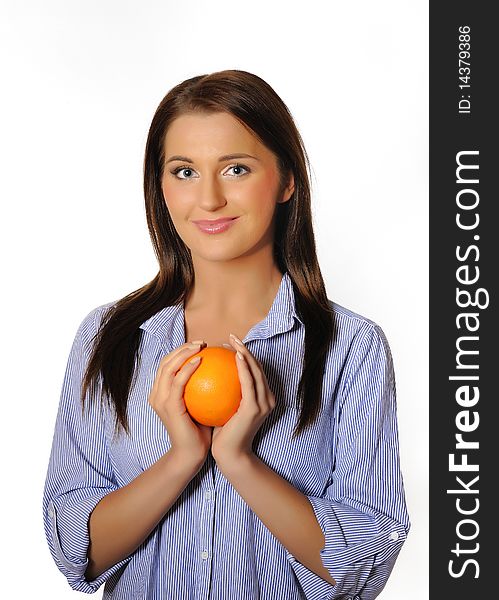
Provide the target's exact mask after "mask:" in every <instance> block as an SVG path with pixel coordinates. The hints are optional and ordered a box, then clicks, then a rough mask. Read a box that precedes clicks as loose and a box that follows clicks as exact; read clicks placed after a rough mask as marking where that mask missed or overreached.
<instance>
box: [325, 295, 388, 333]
mask: <svg viewBox="0 0 499 600" xmlns="http://www.w3.org/2000/svg"><path fill="white" fill-rule="evenodd" d="M328 304H329V307H330V309H331V312H332V314H333V317H334V322H335V325H336V330H337V334H338V335H339V336H342V337H343V338H354V337H357V336H359V335H360V336H364V335H366V334H369V333H370V334H371V335H375V336H379V337H382V338H385V334H384V332H383V330H382V328H381V327H380V325H379V324H378V323H376V322H375V321H373V320H372V319H370V318H369V317H366V316H364V315H361V314H359V313H357V312H355V311H353V310H351V309H349V308H346V307H345V306H342V305H341V304H338V303H337V302H333V301H332V300H329V299H328ZM385 339H386V338H385Z"/></svg>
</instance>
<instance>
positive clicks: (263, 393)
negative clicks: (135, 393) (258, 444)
mask: <svg viewBox="0 0 499 600" xmlns="http://www.w3.org/2000/svg"><path fill="white" fill-rule="evenodd" d="M230 343H231V345H232V347H233V348H234V350H236V351H237V352H239V353H240V355H241V356H242V357H243V358H242V359H241V358H239V357H238V356H237V355H236V364H237V371H238V374H239V381H240V383H241V392H242V397H241V404H240V405H239V408H238V409H237V412H236V413H235V414H234V415H233V416H232V417H231V418H230V419H229V420H228V421H227V423H225V425H223V426H222V427H214V428H213V435H212V441H211V453H212V455H213V458H214V459H215V461H216V462H217V464H218V465H219V467H220V468H221V469H223V466H224V465H231V464H233V463H235V462H237V460H238V458H240V457H241V456H243V455H252V454H253V448H252V445H253V439H254V437H255V435H256V432H257V431H258V430H259V429H260V427H261V426H262V424H263V422H264V421H265V419H266V418H267V416H268V415H269V413H271V412H272V410H273V409H274V408H275V404H276V401H275V396H274V394H273V393H272V392H271V391H270V389H269V386H268V383H267V379H266V377H265V373H264V372H263V370H262V366H261V365H260V363H259V362H258V360H257V359H256V358H255V357H254V356H253V355H252V354H251V352H250V351H249V350H248V349H247V348H246V346H244V344H243V343H242V342H241V341H240V340H238V338H236V337H235V336H234V337H231V338H230Z"/></svg>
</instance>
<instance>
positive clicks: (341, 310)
mask: <svg viewBox="0 0 499 600" xmlns="http://www.w3.org/2000/svg"><path fill="white" fill-rule="evenodd" d="M328 303H329V307H330V309H331V311H332V314H333V319H334V325H335V336H334V342H333V345H332V356H334V355H336V356H338V354H340V355H341V356H342V359H343V360H344V361H345V362H347V364H349V365H351V364H352V363H353V362H359V361H362V360H363V357H364V358H365V357H366V355H367V354H378V355H384V356H385V358H386V359H389V360H390V359H391V353H390V347H389V343H388V340H387V338H386V335H385V333H384V331H383V329H382V328H381V326H380V325H379V324H378V323H377V322H375V321H374V320H372V319H370V318H369V317H366V316H364V315H361V314H359V313H357V312H355V311H353V310H351V309H349V308H346V307H344V306H342V305H341V304H338V303H337V302H333V301H332V300H329V299H328Z"/></svg>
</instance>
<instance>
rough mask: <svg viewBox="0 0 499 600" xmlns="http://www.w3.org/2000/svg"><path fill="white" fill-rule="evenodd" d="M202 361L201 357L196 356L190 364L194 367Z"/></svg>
mask: <svg viewBox="0 0 499 600" xmlns="http://www.w3.org/2000/svg"><path fill="white" fill-rule="evenodd" d="M200 360H201V357H200V356H195V357H194V358H192V359H191V360H190V361H189V362H190V363H191V364H193V365H195V364H196V363H197V362H199V361H200Z"/></svg>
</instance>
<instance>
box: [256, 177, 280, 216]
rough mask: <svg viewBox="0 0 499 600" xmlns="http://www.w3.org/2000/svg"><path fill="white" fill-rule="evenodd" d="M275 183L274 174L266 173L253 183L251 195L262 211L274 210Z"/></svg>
mask: <svg viewBox="0 0 499 600" xmlns="http://www.w3.org/2000/svg"><path fill="white" fill-rule="evenodd" d="M277 183H278V182H277V180H276V176H275V174H274V173H267V174H266V175H265V176H263V177H262V178H261V179H259V180H258V181H257V182H255V184H254V187H253V189H252V192H251V193H252V196H253V198H254V199H255V200H256V201H257V203H258V204H259V205H261V208H262V210H265V209H268V211H267V212H272V211H273V210H274V208H275V207H274V204H275V195H276V190H277Z"/></svg>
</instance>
